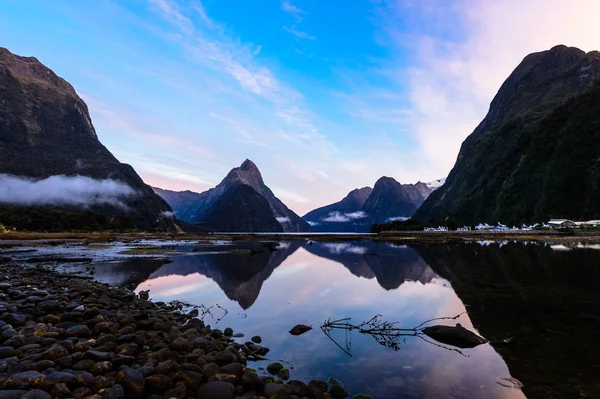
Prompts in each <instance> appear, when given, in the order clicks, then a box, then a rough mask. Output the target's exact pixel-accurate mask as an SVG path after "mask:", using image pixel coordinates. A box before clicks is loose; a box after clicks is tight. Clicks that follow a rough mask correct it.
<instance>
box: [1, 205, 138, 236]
mask: <svg viewBox="0 0 600 399" xmlns="http://www.w3.org/2000/svg"><path fill="white" fill-rule="evenodd" d="M0 219H1V220H2V221H3V222H4V223H6V224H7V225H9V226H13V227H15V228H16V229H17V230H19V231H121V232H127V231H134V230H135V224H134V222H133V220H131V218H128V217H126V216H112V217H109V216H106V215H104V214H98V213H92V212H89V211H80V212H77V211H67V210H61V209H55V208H45V207H39V208H25V207H18V206H2V207H0ZM2 228H3V229H6V227H4V226H2ZM0 231H2V229H0Z"/></svg>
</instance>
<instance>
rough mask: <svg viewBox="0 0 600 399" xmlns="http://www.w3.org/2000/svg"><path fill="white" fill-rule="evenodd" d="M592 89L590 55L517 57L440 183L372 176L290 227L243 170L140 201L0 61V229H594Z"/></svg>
mask: <svg viewBox="0 0 600 399" xmlns="http://www.w3.org/2000/svg"><path fill="white" fill-rule="evenodd" d="M599 78H600V53H598V52H596V51H592V52H589V53H585V52H583V51H581V50H579V49H576V48H572V47H566V46H556V47H554V48H552V49H550V50H547V51H542V52H539V53H534V54H530V55H528V56H527V57H525V59H524V60H523V61H522V62H521V63H520V65H518V66H517V68H516V69H515V70H514V71H513V73H512V74H511V75H510V76H509V77H508V79H507V80H506V81H505V82H504V83H503V84H502V86H501V87H500V89H499V91H498V93H497V94H496V96H495V97H494V99H493V101H492V103H491V105H490V109H489V112H488V114H487V115H486V117H485V118H484V119H483V120H482V122H481V123H480V124H479V125H478V126H477V127H476V129H475V130H474V131H473V133H472V134H471V135H470V136H468V137H467V139H466V140H465V141H464V143H463V144H462V146H461V149H460V152H459V154H458V158H457V161H456V163H455V165H454V167H453V169H452V171H451V172H450V174H449V175H448V177H447V179H439V180H436V181H433V182H429V183H422V182H418V183H416V184H400V183H399V182H397V181H396V180H394V179H393V178H390V177H382V178H380V179H379V180H378V181H377V182H376V183H375V185H374V186H373V189H371V188H369V187H363V188H360V189H355V190H353V191H351V192H350V193H348V195H347V196H346V197H344V198H343V199H342V200H341V201H339V202H336V203H334V204H330V205H327V206H325V207H321V208H318V209H315V210H313V211H311V212H309V213H307V214H306V215H305V216H304V219H303V218H301V217H299V216H298V215H297V214H296V213H294V212H293V211H292V210H290V209H289V208H288V207H287V206H286V205H285V204H284V203H283V202H282V201H280V200H279V199H278V198H276V197H275V195H274V194H273V192H272V191H271V190H270V189H269V187H267V185H266V184H265V183H264V181H263V179H262V175H261V173H260V171H259V170H258V168H257V166H256V165H255V164H254V163H253V162H252V161H250V160H246V161H244V162H243V163H242V164H241V165H240V166H239V167H237V168H234V169H232V170H231V171H230V172H229V173H228V174H227V176H226V177H225V178H224V179H223V181H221V183H219V184H218V185H217V186H216V187H214V188H212V189H210V190H208V191H205V192H203V193H194V192H191V191H184V192H174V191H169V190H162V189H159V188H154V189H152V188H151V187H150V186H148V185H146V184H145V183H144V182H143V180H142V179H141V178H140V177H139V175H138V174H137V173H136V172H135V170H134V169H133V168H132V167H131V166H129V165H126V164H123V163H121V162H119V161H118V160H117V159H116V158H115V157H114V156H113V155H112V154H111V153H110V151H108V149H107V148H106V147H104V145H102V143H101V142H100V141H99V140H98V137H97V135H96V131H95V129H94V126H93V124H92V120H91V118H90V116H89V113H88V109H87V106H86V104H85V102H84V101H83V100H82V99H81V98H80V97H79V96H78V94H77V93H76V91H75V89H74V88H73V87H72V86H71V85H70V84H69V83H68V82H67V81H65V80H64V79H62V78H60V77H59V76H57V75H56V74H55V73H54V72H53V71H52V70H50V69H49V68H47V67H46V66H44V65H43V64H42V63H40V62H39V61H38V60H37V59H36V58H33V57H21V56H17V55H15V54H12V53H11V52H10V51H8V50H7V49H5V48H0V185H1V186H2V187H3V188H6V189H4V190H2V192H0V221H2V223H4V224H6V225H9V226H12V227H16V228H17V229H30V230H71V229H77V230H82V229H83V230H103V229H118V230H127V229H139V230H147V231H175V230H176V229H177V226H178V225H179V226H180V227H183V228H184V229H189V230H194V231H228V232H234V231H256V232H260V231H273V232H309V231H311V226H312V230H313V231H317V232H329V231H330V232H334V231H348V232H365V231H369V230H370V226H371V225H372V224H375V223H377V224H381V223H389V222H392V221H396V220H403V219H407V218H411V217H412V218H413V219H415V220H420V221H429V220H435V221H442V220H448V219H452V220H454V221H456V222H457V223H461V224H462V223H465V224H476V223H480V222H487V223H490V224H492V223H496V222H497V221H502V222H504V223H508V224H520V223H523V222H539V221H546V220H548V219H550V218H570V219H600V207H598V205H597V204H598V203H600V155H599V154H600V140H599V138H600V133H599V132H600V129H599V127H600V118H599V117H598V115H600V102H599V101H598V99H599V98H600V79H599ZM171 208H172V209H171ZM173 214H174V215H175V216H176V218H174V217H173ZM305 220H306V221H305Z"/></svg>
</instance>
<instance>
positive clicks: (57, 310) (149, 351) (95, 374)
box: [0, 263, 366, 399]
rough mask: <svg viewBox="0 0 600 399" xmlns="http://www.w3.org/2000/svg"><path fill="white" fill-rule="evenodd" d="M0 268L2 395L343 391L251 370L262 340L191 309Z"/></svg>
mask: <svg viewBox="0 0 600 399" xmlns="http://www.w3.org/2000/svg"><path fill="white" fill-rule="evenodd" d="M1 270H2V272H3V278H2V280H1V281H0V331H1V332H0V397H1V398H3V399H6V398H21V397H24V398H50V397H73V398H111V399H112V398H125V397H127V398H130V397H131V398H140V397H149V398H155V399H157V398H172V397H176V398H185V397H187V398H199V399H209V398H210V399H233V398H234V397H235V396H243V395H249V397H254V395H256V396H261V395H262V396H265V397H268V398H270V397H282V398H284V397H286V398H288V397H291V398H293V397H294V395H296V397H298V398H300V397H303V396H307V397H309V398H314V399H321V398H325V397H326V394H325V393H326V392H328V393H329V394H331V395H332V397H344V396H339V393H340V392H341V391H343V388H342V387H341V386H340V385H335V384H334V385H331V387H330V386H329V384H327V383H325V382H322V381H311V382H309V383H304V382H301V381H295V380H293V379H291V380H290V372H289V370H287V369H282V368H283V366H282V365H281V364H280V363H277V362H276V363H272V364H271V365H270V366H269V367H267V369H268V370H269V371H270V374H271V375H259V374H257V371H256V370H255V369H253V368H251V367H248V362H249V361H250V360H252V359H253V358H261V360H264V358H262V355H266V352H268V349H267V348H265V347H263V346H260V345H258V344H256V343H254V342H252V341H248V342H246V343H243V342H244V341H245V340H246V339H247V338H243V335H242V336H241V337H240V336H239V334H234V332H233V331H232V330H231V329H229V328H226V329H224V330H223V331H221V330H218V329H211V328H210V326H207V325H205V324H204V322H203V321H202V320H200V319H199V318H197V317H196V316H197V313H198V312H197V310H196V311H194V310H192V312H189V313H183V312H182V311H181V307H179V308H178V307H177V306H174V305H170V304H165V303H162V302H157V303H155V302H152V301H150V300H149V299H148V295H147V293H145V292H141V293H140V294H139V295H136V294H135V293H133V292H132V291H130V290H128V289H124V288H115V287H112V286H109V285H108V284H103V283H100V282H97V281H94V280H93V279H92V278H89V277H81V276H75V275H70V274H64V273H59V272H57V271H54V270H50V269H46V268H43V267H23V266H20V265H17V264H14V263H6V264H3V265H2V266H1ZM236 336H237V337H238V338H239V339H238V341H241V342H237V341H236V339H235V338H234V337H236ZM253 340H255V339H254V338H253ZM255 341H260V340H255ZM260 354H262V355H260ZM271 366H274V367H271ZM275 369H276V370H275ZM291 377H293V375H292V376H291ZM284 380H285V382H284ZM340 390H341V391H340ZM335 393H337V394H338V396H336V395H335ZM364 397H366V396H364Z"/></svg>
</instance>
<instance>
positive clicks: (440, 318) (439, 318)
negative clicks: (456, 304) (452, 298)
mask: <svg viewBox="0 0 600 399" xmlns="http://www.w3.org/2000/svg"><path fill="white" fill-rule="evenodd" d="M465 313H467V311H466V310H465V311H464V312H462V313H459V314H457V315H456V316H453V317H436V318H434V319H429V320H425V321H424V322H423V323H421V324H419V325H418V326H416V327H415V329H417V328H419V327H422V326H423V324H427V323H429V322H432V321H435V320H456V319H458V318H459V317H460V316H462V315H464V314H465Z"/></svg>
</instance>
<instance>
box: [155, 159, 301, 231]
mask: <svg viewBox="0 0 600 399" xmlns="http://www.w3.org/2000/svg"><path fill="white" fill-rule="evenodd" d="M156 192H157V193H158V194H159V195H161V196H163V198H164V199H165V200H167V201H168V202H169V203H170V204H173V205H172V206H173V208H174V209H175V212H176V216H177V217H178V218H180V219H182V220H184V221H186V222H189V223H192V224H195V225H196V227H197V228H199V229H202V230H212V231H229V232H231V231H244V232H248V231H254V232H281V231H285V232H308V231H311V228H310V225H309V224H308V223H307V222H305V221H304V220H303V219H302V218H301V217H300V216H298V215H297V214H296V213H294V212H293V211H292V210H291V209H289V208H288V207H287V206H286V205H285V204H284V203H283V202H281V201H280V200H279V199H278V198H277V197H275V195H274V194H273V192H272V191H271V189H269V187H267V186H266V185H265V183H264V181H263V179H262V175H261V174H260V171H259V170H258V168H257V167H256V165H255V164H254V162H252V161H250V160H249V159H247V160H245V161H244V162H243V163H242V165H241V166H240V167H237V168H234V169H232V170H231V171H230V172H229V173H228V174H227V176H226V177H225V178H224V179H223V181H221V183H219V184H218V185H217V186H216V187H215V188H211V189H210V190H208V191H205V192H203V193H200V194H197V193H192V194H195V195H190V194H189V193H190V192H186V191H184V192H179V193H178V192H173V191H167V190H161V189H157V190H156ZM274 221H275V223H274ZM189 227H192V226H189Z"/></svg>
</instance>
